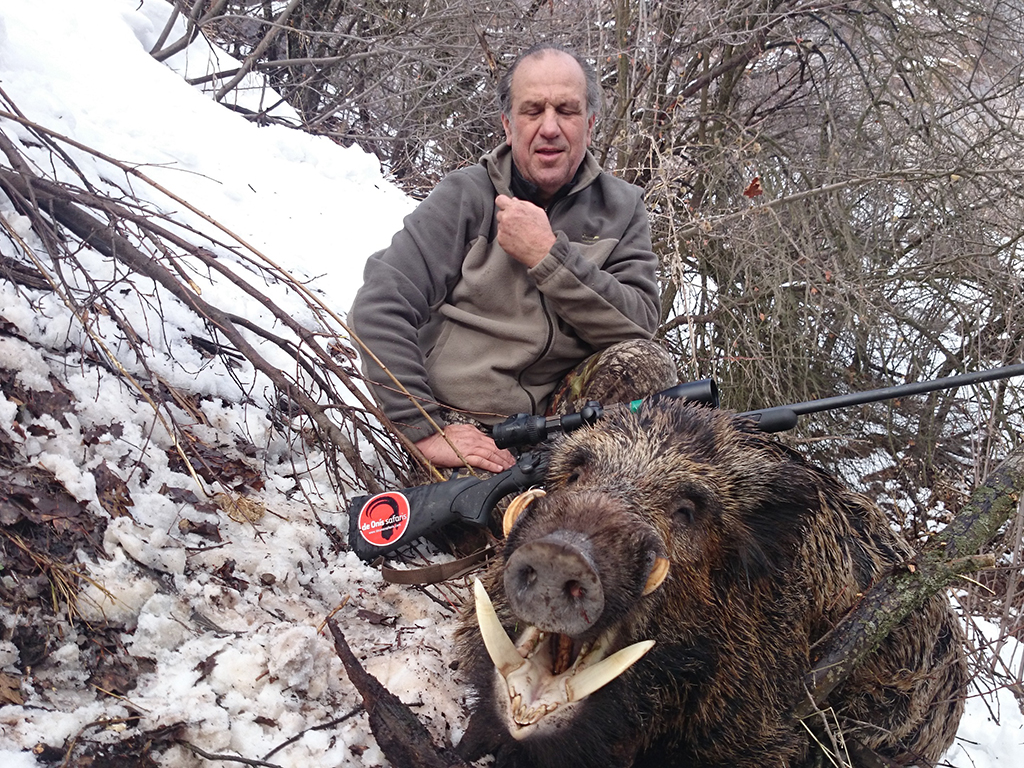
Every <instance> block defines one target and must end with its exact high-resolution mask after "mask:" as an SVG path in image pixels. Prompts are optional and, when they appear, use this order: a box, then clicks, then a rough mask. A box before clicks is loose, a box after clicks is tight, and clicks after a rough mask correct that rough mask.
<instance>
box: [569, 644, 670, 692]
mask: <svg viewBox="0 0 1024 768" xmlns="http://www.w3.org/2000/svg"><path fill="white" fill-rule="evenodd" d="M653 647H654V641H653V640H644V641H642V642H639V643H633V645H628V646H626V647H625V648H623V649H622V650H620V651H616V652H615V653H613V654H612V655H611V656H609V657H608V658H607V659H604V660H603V661H599V662H598V663H597V664H595V665H594V666H592V667H587V668H586V669H584V670H582V671H580V672H579V673H577V674H576V675H573V676H572V677H570V678H569V679H568V680H566V681H565V692H566V694H567V695H568V697H569V701H579V700H580V699H585V698H586V697H587V696H589V695H590V694H592V693H593V692H594V691H596V690H597V689H598V688H601V687H603V686H605V685H606V684H608V683H610V682H611V681H612V680H614V679H615V678H616V677H618V676H619V675H621V674H622V673H623V672H625V671H626V670H627V669H629V668H630V667H631V666H633V665H634V664H635V663H636V662H638V661H639V660H640V659H641V658H642V657H643V655H644V654H645V653H647V652H648V651H649V650H651V648H653Z"/></svg>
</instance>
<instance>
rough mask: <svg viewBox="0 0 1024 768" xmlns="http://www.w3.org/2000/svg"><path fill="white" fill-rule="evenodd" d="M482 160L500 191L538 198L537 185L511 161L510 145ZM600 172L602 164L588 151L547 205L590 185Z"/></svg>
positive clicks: (531, 198)
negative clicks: (573, 173) (524, 176)
mask: <svg viewBox="0 0 1024 768" xmlns="http://www.w3.org/2000/svg"><path fill="white" fill-rule="evenodd" d="M480 162H481V163H482V164H483V165H484V167H485V168H487V174H488V176H489V177H490V179H491V183H492V184H494V188H495V190H497V192H498V194H503V195H509V196H510V197H518V198H520V199H523V200H529V201H530V202H536V201H537V187H536V185H535V184H533V183H531V182H529V181H527V180H526V179H524V178H523V177H522V175H521V174H520V173H519V170H518V169H517V168H516V167H515V163H513V162H512V148H511V147H510V146H509V145H508V144H502V145H501V146H500V147H498V148H497V149H494V150H492V151H491V152H488V153H487V154H486V155H484V156H483V157H482V158H480ZM600 174H601V166H600V165H599V164H598V162H597V159H596V158H595V157H594V156H593V155H592V154H590V151H589V150H587V153H586V154H585V155H584V156H583V161H582V162H581V163H580V166H579V168H577V169H576V175H575V176H573V178H572V181H570V182H569V183H568V184H566V185H565V186H564V187H562V188H561V189H560V190H558V192H556V193H555V196H554V197H553V198H552V199H551V201H549V202H548V205H549V206H550V205H551V204H552V203H553V202H555V201H556V200H561V199H562V198H563V197H566V196H567V195H570V194H572V193H573V192H577V191H579V190H581V189H583V188H584V187H587V186H589V185H590V184H591V183H592V182H593V181H594V179H596V178H597V177H598V176H599V175H600Z"/></svg>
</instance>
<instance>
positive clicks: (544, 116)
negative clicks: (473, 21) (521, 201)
mask: <svg viewBox="0 0 1024 768" xmlns="http://www.w3.org/2000/svg"><path fill="white" fill-rule="evenodd" d="M510 111H511V114H510V115H508V116H506V115H502V116H501V124H502V125H503V126H504V128H505V141H506V142H507V143H508V145H509V146H510V147H512V159H513V160H515V163H516V167H517V168H518V169H519V172H520V173H521V174H522V175H523V176H524V177H525V178H526V179H527V181H531V182H533V183H534V184H536V185H537V187H539V188H540V190H541V192H542V193H543V196H544V198H545V200H546V199H549V198H551V197H552V196H553V195H554V194H555V192H557V191H558V190H559V189H561V188H562V186H563V185H565V184H567V183H568V182H569V181H570V180H571V179H572V177H573V176H574V175H575V173H576V169H577V168H578V167H579V165H580V162H581V161H582V160H583V155H584V154H585V153H586V150H587V147H589V146H590V138H591V133H592V131H593V128H594V119H595V116H590V117H588V116H587V82H586V78H585V77H584V75H583V70H582V69H581V68H580V65H579V64H577V63H576V61H575V60H574V59H573V58H572V56H570V55H569V54H567V53H563V52H561V51H542V52H541V53H539V54H537V55H535V56H531V57H530V58H528V59H524V60H523V61H521V62H520V63H519V66H518V67H516V71H515V74H514V75H513V76H512V108H511V110H510Z"/></svg>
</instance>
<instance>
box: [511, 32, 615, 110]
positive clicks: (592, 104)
mask: <svg viewBox="0 0 1024 768" xmlns="http://www.w3.org/2000/svg"><path fill="white" fill-rule="evenodd" d="M549 51H554V52H556V53H564V54H566V55H568V56H571V57H572V58H573V60H574V61H575V62H576V63H577V64H579V65H580V69H582V70H583V77H584V79H585V80H586V82H587V117H593V116H594V115H596V114H597V113H598V112H600V111H601V95H602V94H601V86H600V85H599V84H598V82H597V72H596V71H595V70H594V68H593V67H592V66H590V64H588V63H587V61H586V60H585V59H584V58H583V57H582V56H580V55H579V54H578V53H576V52H575V51H573V50H571V49H569V48H566V47H565V46H562V45H559V44H558V43H535V44H534V45H531V46H530V47H529V48H527V49H526V50H525V51H523V52H522V53H521V54H519V56H518V57H517V58H516V60H515V61H513V62H512V66H510V67H509V68H508V69H507V70H506V71H505V74H503V75H502V76H501V79H500V80H499V81H498V107H499V108H500V109H501V114H503V115H504V116H505V117H511V116H512V76H513V75H514V74H515V73H516V69H517V68H518V67H519V65H520V64H521V63H522V62H523V61H525V60H526V59H529V58H531V57H533V56H539V55H541V54H544V53H547V52H549Z"/></svg>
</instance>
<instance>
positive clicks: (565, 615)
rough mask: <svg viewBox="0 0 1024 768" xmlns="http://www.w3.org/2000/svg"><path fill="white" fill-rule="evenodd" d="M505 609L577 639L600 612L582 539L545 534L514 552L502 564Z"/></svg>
mask: <svg viewBox="0 0 1024 768" xmlns="http://www.w3.org/2000/svg"><path fill="white" fill-rule="evenodd" d="M504 579H505V593H506V595H507V596H508V602H509V607H511V608H512V610H513V612H514V613H515V614H516V615H517V616H518V617H519V618H521V619H522V620H524V621H526V622H528V623H530V624H532V625H534V626H536V627H538V628H539V629H543V630H545V631H547V632H558V633H562V634H566V635H580V634H582V633H584V632H585V631H587V630H588V629H590V628H591V627H592V626H593V625H594V622H595V621H597V619H598V618H599V617H600V616H601V612H602V611H603V610H604V589H603V588H602V586H601V577H600V575H599V574H598V571H597V567H596V566H595V564H594V561H593V558H592V557H591V556H590V546H589V543H588V541H587V539H586V537H584V536H581V535H580V534H569V533H566V532H555V533H550V534H548V535H547V536H544V537H543V538H540V539H536V540H534V541H530V542H528V543H526V544H524V545H523V546H521V547H519V548H518V549H516V551H515V552H513V553H512V556H511V557H510V558H509V559H508V562H507V563H506V565H505V577H504Z"/></svg>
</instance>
